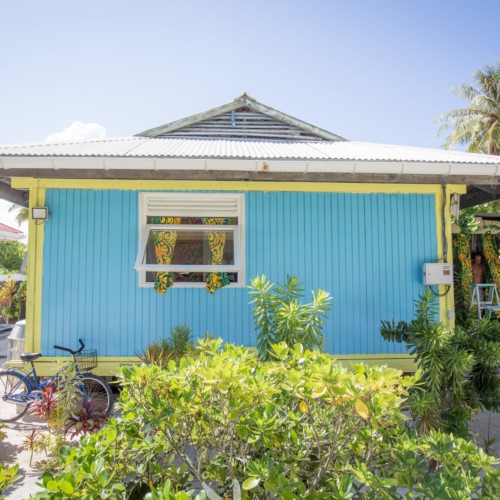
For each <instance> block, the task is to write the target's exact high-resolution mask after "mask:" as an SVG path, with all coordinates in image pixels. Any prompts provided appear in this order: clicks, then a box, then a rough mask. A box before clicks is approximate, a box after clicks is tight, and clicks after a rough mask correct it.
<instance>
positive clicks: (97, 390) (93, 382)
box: [78, 373, 113, 414]
mask: <svg viewBox="0 0 500 500" xmlns="http://www.w3.org/2000/svg"><path fill="white" fill-rule="evenodd" d="M78 378H79V380H80V381H81V383H82V384H83V387H82V389H81V391H82V395H83V396H84V397H87V398H89V399H90V400H91V401H92V402H93V403H94V404H95V405H96V406H97V408H98V409H99V410H101V411H102V412H104V413H106V414H108V413H111V409H112V407H113V393H112V392H111V388H110V387H109V385H108V384H107V382H105V381H104V380H103V379H102V378H101V377H98V376H97V375H94V374H93V373H84V374H82V375H80V376H79V377H78Z"/></svg>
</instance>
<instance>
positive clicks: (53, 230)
mask: <svg viewBox="0 0 500 500" xmlns="http://www.w3.org/2000/svg"><path fill="white" fill-rule="evenodd" d="M46 202H47V206H48V207H50V211H51V217H50V219H49V220H48V221H47V222H46V223H45V240H44V245H45V246H44V270H43V300H42V348H43V352H44V353H46V354H47V355H48V354H55V351H54V350H53V349H52V346H53V345H54V344H56V343H57V344H62V345H76V343H77V339H78V338H79V337H81V338H84V339H85V340H86V341H87V343H88V344H89V345H92V346H93V347H96V348H97V349H98V350H99V353H100V355H103V356H133V355H135V353H136V352H137V351H139V350H140V349H142V348H143V347H144V346H146V345H147V344H148V343H150V342H151V341H153V340H154V339H156V338H158V337H161V336H165V335H168V333H169V331H170V329H171V328H172V327H173V326H175V325H177V324H187V325H189V326H190V327H191V329H192V331H193V334H194V336H195V337H196V336H201V335H203V333H204V332H207V331H208V332H211V333H214V334H215V335H216V336H221V337H222V338H223V339H224V340H225V341H226V342H234V343H238V344H244V345H255V342H256V335H255V333H254V330H253V325H252V314H251V308H250V306H249V305H248V291H247V290H246V289H245V288H236V289H222V290H219V291H218V292H216V293H215V294H214V295H210V294H209V293H208V292H206V291H205V290H204V289H199V288H178V289H171V290H169V291H168V292H167V294H166V295H165V296H161V295H158V294H157V293H155V292H154V291H153V290H152V289H150V288H139V287H138V280H137V273H136V271H135V270H134V262H135V258H136V252H137V243H138V192H135V191H118V190H111V191H101V190H96V191H92V190H55V189H54V190H48V191H47V197H46ZM245 204H246V207H245V210H246V233H245V237H246V249H245V250H246V277H247V282H248V281H249V280H250V279H251V278H252V277H254V276H256V275H258V274H266V275H267V276H268V277H269V278H270V279H272V280H278V281H281V280H284V279H285V276H286V274H287V273H288V274H294V275H296V276H298V277H299V278H300V279H301V280H302V281H303V282H304V288H305V291H306V299H307V300H309V299H310V292H311V290H317V289H318V288H323V289H326V290H328V291H329V292H330V293H331V294H332V295H333V298H334V306H333V309H332V311H331V313H330V319H329V321H328V324H327V326H326V329H325V334H326V345H325V347H326V349H327V350H328V352H331V353H336V354H378V353H397V352H405V351H404V350H403V348H402V347H401V346H399V345H397V344H389V343H386V342H384V341H383V340H382V338H381V337H380V334H379V325H380V321H381V320H382V319H395V320H399V319H409V318H411V317H412V316H413V309H414V304H413V301H414V300H415V299H416V298H417V296H418V294H419V293H420V292H421V291H422V285H421V282H422V279H421V267H422V264H423V263H424V262H426V261H431V262H432V261H434V260H436V257H437V248H436V247H437V245H436V220H435V200H434V196H433V195H418V194H407V195H404V194H344V193H288V192H284V193H275V192H269V193H262V192H251V193H246V195H245Z"/></svg>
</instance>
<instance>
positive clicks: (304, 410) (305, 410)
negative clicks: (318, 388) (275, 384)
mask: <svg viewBox="0 0 500 500" xmlns="http://www.w3.org/2000/svg"><path fill="white" fill-rule="evenodd" d="M299 409H300V411H301V412H302V413H309V406H307V403H306V402H305V401H304V400H302V401H301V402H300V403H299Z"/></svg>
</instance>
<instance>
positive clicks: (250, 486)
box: [241, 477, 260, 491]
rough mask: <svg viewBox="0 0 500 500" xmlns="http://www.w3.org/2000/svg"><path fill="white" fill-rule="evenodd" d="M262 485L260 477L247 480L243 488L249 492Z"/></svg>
mask: <svg viewBox="0 0 500 500" xmlns="http://www.w3.org/2000/svg"><path fill="white" fill-rule="evenodd" d="M259 483H260V477H249V478H248V479H245V480H244V481H243V484H242V485H241V487H242V488H243V489H244V490H246V491H248V490H253V489H254V488H255V487H256V486H258V485H259Z"/></svg>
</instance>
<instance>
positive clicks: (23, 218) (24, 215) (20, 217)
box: [9, 203, 30, 226]
mask: <svg viewBox="0 0 500 500" xmlns="http://www.w3.org/2000/svg"><path fill="white" fill-rule="evenodd" d="M15 210H18V212H17V214H16V222H17V225H18V226H21V224H22V223H23V222H27V221H29V219H30V211H29V208H28V207H21V206H19V205H16V204H15V203H14V204H12V205H11V207H10V208H9V212H14V211H15Z"/></svg>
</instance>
